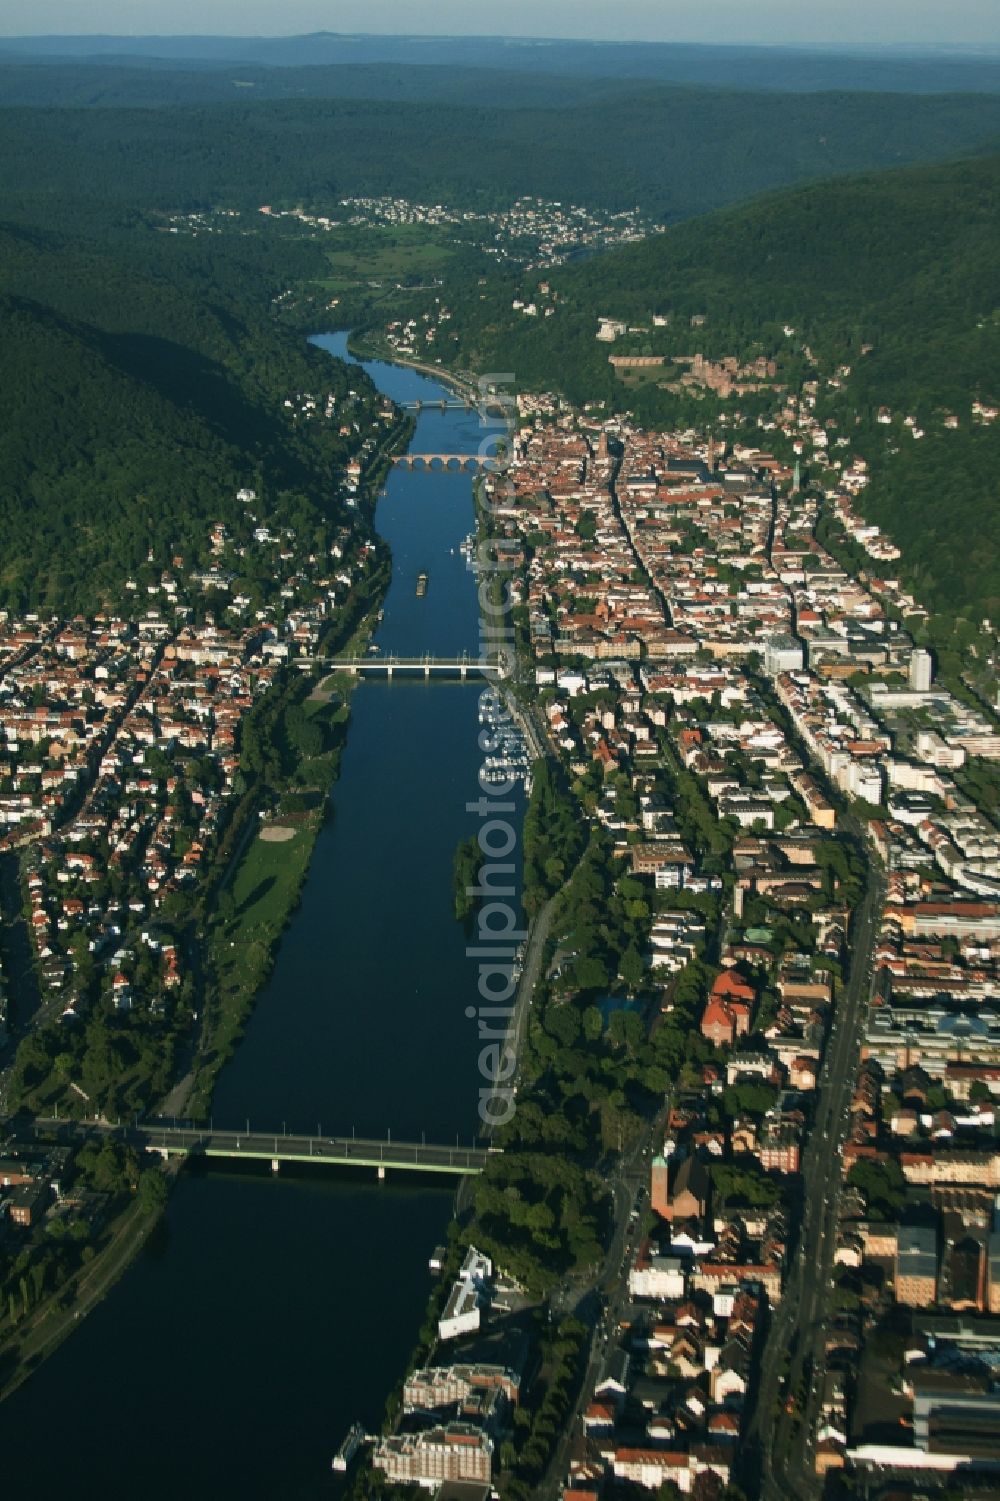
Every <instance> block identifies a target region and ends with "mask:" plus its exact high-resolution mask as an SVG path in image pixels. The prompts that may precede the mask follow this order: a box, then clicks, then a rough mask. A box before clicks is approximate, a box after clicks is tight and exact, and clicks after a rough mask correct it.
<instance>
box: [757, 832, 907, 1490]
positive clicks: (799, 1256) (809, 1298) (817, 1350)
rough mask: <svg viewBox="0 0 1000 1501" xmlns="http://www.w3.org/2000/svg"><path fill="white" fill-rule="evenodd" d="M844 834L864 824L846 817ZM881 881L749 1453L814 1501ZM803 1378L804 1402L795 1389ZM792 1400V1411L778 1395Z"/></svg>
mask: <svg viewBox="0 0 1000 1501" xmlns="http://www.w3.org/2000/svg"><path fill="white" fill-rule="evenodd" d="M843 822H844V826H845V827H846V829H847V831H848V832H849V833H851V834H853V835H854V836H855V838H857V839H858V840H859V841H860V840H861V838H862V831H861V829H860V826H859V825H858V824H857V822H856V820H854V819H853V818H852V816H851V815H847V816H846V817H845V818H844V820H843ZM882 897H883V883H882V876H881V872H880V870H879V868H878V867H877V866H876V864H875V862H874V860H873V858H871V857H869V864H868V876H867V882H866V887H865V893H864V896H863V898H862V900H861V903H860V905H859V906H858V907H857V908H856V910H855V912H854V916H853V921H852V924H851V933H850V967H849V971H848V977H847V981H846V984H845V985H844V988H843V990H842V991H841V993H840V996H839V998H838V1000H837V1005H836V1010H835V1013H834V1019H833V1023H832V1026H831V1030H830V1035H829V1039H828V1042H827V1047H826V1053H825V1055H824V1058H823V1067H822V1070H821V1072H820V1077H819V1081H818V1089H819V1105H818V1108H817V1111H816V1117H815V1120H814V1122H813V1126H812V1130H811V1132H810V1135H809V1140H808V1143H807V1145H806V1148H805V1151H804V1153H803V1158H802V1181H803V1185H804V1187H803V1202H802V1222H801V1226H800V1232H799V1241H798V1249H797V1252H796V1255H795V1259H794V1262H793V1264H792V1267H791V1269H790V1272H789V1276H788V1280H787V1283H786V1285H785V1289H784V1292H783V1294H782V1299H781V1303H780V1305H779V1307H778V1309H777V1310H776V1312H775V1314H774V1316H773V1318H772V1320H771V1325H770V1329H769V1331H768V1336H767V1341H766V1344H765V1347H764V1352H763V1356H762V1360H761V1369H760V1377H759V1381H758V1387H757V1400H756V1404H755V1407H754V1412H753V1416H752V1419H751V1423H750V1426H749V1429H748V1435H747V1436H748V1450H749V1452H750V1453H751V1454H754V1455H755V1457H756V1460H757V1462H758V1463H759V1467H760V1495H761V1496H762V1497H764V1498H765V1501H769V1498H774V1501H779V1498H781V1501H785V1498H787V1497H788V1496H789V1495H792V1496H798V1497H801V1498H802V1501H813V1498H814V1497H815V1496H817V1495H818V1494H819V1491H820V1489H821V1487H820V1483H819V1482H818V1480H817V1477H816V1474H815V1469H814V1439H815V1421H814V1419H815V1415H816V1407H817V1399H818V1396H819V1394H820V1391H821V1389H822V1381H823V1368H824V1356H825V1339H826V1331H827V1318H828V1311H829V1305H830V1291H831V1287H832V1280H833V1267H834V1253H835V1251H836V1245H837V1227H838V1216H839V1211H840V1194H841V1187H842V1181H843V1178H842V1162H843V1149H844V1142H845V1140H846V1138H847V1134H848V1130H849V1126H850V1107H851V1099H852V1095H853V1089H854V1081H855V1075H856V1072H857V1065H858V1058H859V1051H860V1047H861V1040H862V1033H863V1027H864V1021H865V1017H866V1014H867V1006H868V999H869V995H870V990H871V978H872V963H873V953H874V948H875V942H876V939H877V936H878V923H879V913H880V910H881V902H882ZM804 1381H805V1388H806V1389H805V1396H804V1400H803V1401H802V1402H801V1403H800V1402H799V1400H798V1399H799V1394H800V1392H801V1390H802V1387H803V1382H804ZM786 1392H787V1393H791V1394H793V1397H794V1406H793V1409H792V1411H790V1412H789V1411H787V1410H786V1406H785V1404H784V1402H782V1401H781V1400H780V1399H781V1398H782V1396H783V1394H784V1393H786Z"/></svg>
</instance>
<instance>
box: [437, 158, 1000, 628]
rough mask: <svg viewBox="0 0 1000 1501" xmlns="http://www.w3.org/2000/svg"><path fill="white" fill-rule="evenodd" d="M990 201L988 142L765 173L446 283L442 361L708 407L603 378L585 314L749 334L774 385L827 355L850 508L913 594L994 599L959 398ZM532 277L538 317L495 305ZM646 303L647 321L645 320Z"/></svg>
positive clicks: (988, 236) (983, 283)
mask: <svg viewBox="0 0 1000 1501" xmlns="http://www.w3.org/2000/svg"><path fill="white" fill-rule="evenodd" d="M998 209H1000V156H997V155H983V156H979V157H974V158H970V159H968V160H964V161H958V162H954V163H949V164H947V165H940V166H924V167H919V168H908V169H903V170H898V171H894V172H889V173H879V174H877V175H875V174H873V175H869V176H865V177H851V178H842V179H838V180H836V181H833V182H828V183H823V184H817V185H812V186H809V187H806V188H799V189H795V190H791V191H784V192H781V193H777V194H773V195H769V196H766V197H763V198H761V199H759V200H757V201H756V202H754V203H751V204H749V205H746V206H741V207H738V208H735V209H727V210H723V211H720V212H718V213H716V214H713V215H709V216H706V217H705V218H703V219H700V220H696V221H692V222H689V223H686V224H682V225H678V226H677V227H676V228H674V229H672V230H670V231H669V232H668V233H667V234H665V235H661V236H657V237H655V238H652V239H648V240H645V241H643V242H641V243H640V244H637V245H634V246H628V247H626V248H624V249H621V250H616V251H612V252H608V253H606V254H604V255H600V256H594V257H592V258H591V259H589V260H587V261H585V262H583V263H580V264H577V265H574V266H567V267H561V268H558V269H557V270H553V271H546V272H545V273H544V276H543V275H540V274H538V273H535V274H534V275H533V276H530V277H527V278H524V277H520V278H510V277H508V278H507V279H505V280H501V281H497V282H496V283H494V284H493V285H492V286H491V287H490V288H488V289H486V290H484V289H482V288H480V289H477V292H476V294H475V295H472V296H469V297H467V298H461V297H459V298H456V299H455V306H454V309H453V316H452V320H451V322H450V323H449V325H448V328H449V339H450V344H448V345H445V346H444V348H445V349H450V356H449V357H450V358H451V359H452V360H454V361H455V362H456V363H459V364H462V365H466V366H470V367H473V368H475V367H478V368H499V365H498V363H497V362H498V361H499V362H501V364H502V365H503V367H504V368H507V369H511V370H516V371H517V377H518V381H519V383H520V384H522V385H524V386H532V385H535V386H538V385H553V384H554V385H556V386H557V387H558V388H559V389H561V390H563V391H564V392H565V393H566V394H567V395H568V396H569V397H571V398H572V399H574V400H577V401H586V400H588V399H604V400H607V401H608V402H609V403H611V404H612V405H613V406H614V407H616V408H617V409H619V410H621V409H623V408H626V407H628V408H630V409H631V410H633V411H634V412H635V413H636V415H637V416H638V417H639V418H640V419H644V420H648V421H655V420H659V419H662V420H676V419H677V418H678V417H681V418H683V419H684V420H691V419H696V420H700V421H702V422H705V421H710V420H712V418H713V417H716V416H717V415H718V414H719V412H720V411H721V410H722V404H721V403H719V402H717V401H715V400H714V399H712V398H708V399H705V398H703V399H701V400H695V399H694V398H693V397H692V396H690V395H689V396H687V397H684V398H679V397H677V396H676V395H673V394H671V393H668V392H666V391H664V390H662V389H661V387H660V384H659V383H658V382H656V381H652V382H650V383H648V384H645V385H643V386H640V387H634V388H629V389H626V388H625V387H623V385H622V384H621V381H620V380H619V379H618V378H617V377H616V375H615V373H614V371H613V369H612V367H611V366H610V365H609V363H608V355H609V346H608V345H607V344H606V343H601V342H599V341H598V340H597V339H596V338H595V334H596V332H597V327H598V319H599V318H600V317H613V318H617V319H621V320H623V321H624V322H626V323H628V324H629V325H631V326H633V327H636V328H639V327H642V328H645V330H646V332H644V333H639V334H634V335H630V336H628V337H626V338H623V339H621V340H619V341H618V342H616V344H615V345H614V346H613V348H614V350H615V352H629V353H653V354H663V355H665V356H666V358H667V359H668V361H669V359H670V358H671V357H673V356H675V355H690V354H693V353H695V352H696V351H700V352H703V353H704V354H706V355H709V356H712V357H721V356H724V355H737V356H738V357H740V358H748V357H750V358H752V357H755V356H756V355H759V354H763V355H766V356H767V357H769V358H775V359H776V360H777V363H778V367H779V379H782V378H783V379H784V380H786V381H788V382H789V383H790V384H792V385H793V387H794V386H795V385H797V383H798V382H800V381H801V380H802V378H803V377H807V376H808V375H810V374H813V373H815V370H814V368H813V365H812V361H813V360H815V361H817V362H818V366H817V368H818V369H820V370H825V371H826V372H827V373H830V372H831V371H833V370H834V369H835V367H836V366H838V365H839V364H840V363H845V364H846V365H848V366H849V367H850V371H851V373H850V376H849V378H846V379H845V380H844V381H843V383H842V385H841V386H840V387H839V388H837V389H829V388H826V387H825V385H824V390H823V391H822V392H821V394H820V397H819V406H818V407H817V412H818V414H821V415H824V416H829V417H831V418H832V419H833V420H835V421H838V422H839V423H840V425H841V427H842V428H845V429H846V428H847V427H848V426H850V428H851V429H852V431H853V435H854V439H855V442H856V445H857V449H858V451H859V452H861V453H863V454H864V455H865V456H866V457H867V458H868V459H869V461H870V462H871V463H872V465H873V472H874V482H873V485H872V487H871V490H870V492H868V493H866V497H865V501H864V505H865V507H866V509H868V510H869V511H870V512H871V514H872V515H873V516H874V517H875V519H876V520H878V521H879V522H880V523H882V524H883V525H885V527H886V528H887V530H888V531H889V532H890V533H891V534H892V535H894V536H895V537H896V538H897V539H898V541H899V542H900V544H901V545H902V546H904V548H905V549H906V558H907V562H908V563H909V564H910V566H911V572H912V573H913V575H914V577H915V578H917V579H918V580H919V583H920V586H921V592H922V595H923V597H924V598H925V599H926V600H927V602H928V603H929V604H930V605H931V606H932V607H933V608H939V609H941V608H954V607H955V606H957V605H959V604H963V603H969V604H972V605H973V606H974V607H975V608H976V609H977V610H979V611H980V612H982V613H989V614H991V615H993V616H995V615H996V613H997V610H998V608H1000V579H998V572H1000V505H998V504H997V501H998V493H997V478H996V476H997V472H998V470H997V462H996V459H997V447H998V441H997V440H998V433H997V430H996V428H995V427H994V428H990V429H983V428H977V427H976V426H975V425H974V424H973V422H972V421H971V410H970V408H971V403H972V401H973V400H974V399H977V398H978V399H980V400H983V401H986V402H995V401H996V399H997V397H998V380H997V371H998V370H1000V277H998V267H997V252H996V224H997V215H998ZM543 280H544V281H546V282H547V283H548V284H549V285H550V291H549V292H548V293H546V294H542V293H541V292H539V283H540V282H541V281H543ZM535 297H537V298H539V299H540V300H544V301H546V302H547V304H548V305H549V306H554V308H555V311H554V313H553V314H552V316H551V317H547V318H541V317H535V318H530V317H525V316H523V314H522V313H521V312H520V311H517V310H515V309H513V308H512V306H511V304H512V301H514V299H516V298H520V299H521V300H524V299H530V298H535ZM654 316H657V317H658V318H660V319H666V320H667V322H666V323H665V325H663V326H654V325H653V324H652V319H653V317H654ZM692 319H695V320H703V321H698V322H697V325H696V326H694V327H693V326H692ZM786 328H787V329H791V330H792V333H791V334H789V333H786V331H785V330H786ZM869 346H870V347H869ZM866 348H867V351H868V352H866V353H862V351H863V349H866ZM779 399H780V398H779ZM755 401H756V403H757V405H758V406H760V407H761V408H762V409H763V408H764V407H765V406H766V405H767V399H766V398H763V397H762V398H759V399H758V398H752V397H751V398H748V399H747V400H746V401H741V403H740V404H741V406H743V407H744V408H745V409H748V410H750V411H752V410H753V408H754V404H755ZM774 402H775V398H774V397H772V398H770V404H771V405H772V406H773V405H774ZM880 407H888V408H889V409H890V410H891V411H892V412H893V413H894V414H896V416H897V417H898V418H902V416H903V415H904V414H912V415H913V416H915V417H916V418H917V419H918V421H919V422H920V424H921V425H923V426H925V427H926V429H927V433H928V436H927V438H926V439H925V441H924V442H922V443H914V442H913V440H912V438H911V437H910V436H909V434H906V435H905V436H903V435H901V434H900V432H899V430H898V427H897V426H895V425H894V426H892V427H890V428H885V427H884V426H882V425H880V424H878V423H877V421H876V417H877V413H878V410H879V408H880ZM946 412H953V413H955V414H961V416H960V427H959V429H958V430H957V431H944V430H942V420H943V415H944V414H945V413H946ZM893 450H898V452H897V451H893ZM970 539H974V540H975V548H974V549H972V548H970V547H969V542H970Z"/></svg>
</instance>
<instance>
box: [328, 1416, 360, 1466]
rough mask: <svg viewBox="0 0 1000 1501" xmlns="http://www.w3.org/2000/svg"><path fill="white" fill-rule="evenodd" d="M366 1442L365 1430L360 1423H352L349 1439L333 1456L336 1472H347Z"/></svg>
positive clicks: (348, 1433)
mask: <svg viewBox="0 0 1000 1501" xmlns="http://www.w3.org/2000/svg"><path fill="white" fill-rule="evenodd" d="M364 1441H365V1430H364V1429H363V1428H362V1426H361V1424H360V1423H352V1424H351V1426H350V1428H349V1429H348V1430H347V1437H346V1438H345V1439H344V1442H343V1443H342V1444H341V1446H340V1448H339V1449H338V1450H337V1452H336V1454H335V1455H334V1456H333V1468H334V1469H335V1470H346V1469H347V1466H348V1465H349V1464H350V1462H351V1460H352V1459H353V1458H354V1456H355V1454H357V1452H358V1450H359V1449H360V1448H361V1445H362V1444H363V1443H364Z"/></svg>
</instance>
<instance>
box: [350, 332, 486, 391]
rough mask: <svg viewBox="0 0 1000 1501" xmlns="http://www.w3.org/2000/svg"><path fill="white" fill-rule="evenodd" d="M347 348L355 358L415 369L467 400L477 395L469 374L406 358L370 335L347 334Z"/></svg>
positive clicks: (476, 388)
mask: <svg viewBox="0 0 1000 1501" xmlns="http://www.w3.org/2000/svg"><path fill="white" fill-rule="evenodd" d="M347 349H348V352H349V353H350V354H352V355H353V356H354V358H355V359H357V360H381V361H382V362H383V363H384V364H386V365H401V366H402V367H403V368H404V369H406V370H415V371H416V372H417V374H418V375H426V376H428V377H429V378H430V379H431V380H436V381H439V382H440V383H441V385H442V386H447V387H448V388H449V389H450V390H452V391H455V392H456V393H457V394H458V395H459V396H462V397H464V398H466V399H467V400H471V401H475V400H477V398H478V396H479V385H478V382H477V381H475V380H474V379H473V378H472V376H471V375H460V374H458V373H457V372H456V371H454V370H448V369H446V368H445V366H444V365H428V364H427V363H426V361H424V360H413V359H408V358H407V356H406V355H404V354H400V353H399V351H398V350H397V349H393V348H392V347H391V346H390V345H388V344H385V343H382V342H380V341H379V340H378V339H375V338H372V337H371V336H370V335H366V334H361V335H360V336H359V337H357V338H355V337H354V336H353V335H351V334H348V338H347Z"/></svg>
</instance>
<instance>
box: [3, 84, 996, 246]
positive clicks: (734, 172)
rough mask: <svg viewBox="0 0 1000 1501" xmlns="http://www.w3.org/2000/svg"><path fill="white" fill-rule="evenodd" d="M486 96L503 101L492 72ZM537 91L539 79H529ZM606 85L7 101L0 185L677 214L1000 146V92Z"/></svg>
mask: <svg viewBox="0 0 1000 1501" xmlns="http://www.w3.org/2000/svg"><path fill="white" fill-rule="evenodd" d="M479 76H480V80H481V82H480V93H479V98H480V100H482V99H483V98H484V97H485V98H486V99H488V98H489V78H490V75H488V74H485V73H484V74H481V75H479ZM519 87H523V86H519ZM605 89H606V85H604V84H602V85H600V87H599V88H596V89H594V90H591V91H590V92H589V94H588V97H587V98H586V99H585V100H584V101H583V102H575V103H573V104H570V105H566V106H565V107H559V108H550V107H543V106H542V105H541V104H539V103H538V102H533V103H532V104H531V105H530V106H529V105H523V106H522V107H519V108H516V109H509V108H502V107H498V106H497V105H496V104H490V103H477V104H473V103H466V104H456V103H454V102H452V101H451V98H450V97H449V98H446V99H440V100H431V101H423V102H414V101H406V100H404V101H391V100H386V99H384V98H383V99H367V100H366V99H328V100H276V101H270V102H268V101H262V102H260V103H257V104H254V103H244V102H242V100H241V101H240V102H238V103H230V104H214V105H206V106H203V107H201V106H192V107H184V108H172V109H155V108H144V109H84V110H74V109H52V108H37V109H29V108H20V109H13V108H10V109H7V110H5V111H4V113H3V127H4V128H3V131H2V132H0V178H2V180H3V182H4V185H5V190H6V191H7V192H9V193H17V192H21V191H26V192H33V191H34V190H35V189H36V187H37V186H38V183H39V179H40V178H41V180H42V181H43V182H44V186H45V189H46V191H47V192H49V193H52V194H56V195H59V196H60V197H63V198H74V197H93V198H97V199H99V200H108V201H110V202H116V203H128V204H130V205H135V206H137V207H140V208H143V209H146V210H149V209H159V210H172V209H180V210H183V209H196V208H204V207H208V206H212V205H218V204H225V205H227V206H236V207H243V208H249V209H252V208H256V207H258V206H259V205H260V204H261V203H279V204H295V203H297V202H305V203H307V204H310V203H315V204H318V205H323V206H325V208H326V209H327V210H329V209H330V208H331V207H333V205H334V204H335V202H336V199H337V198H338V197H343V196H349V195H354V194H373V195H376V194H394V195H399V196H402V197H407V198H410V199H417V200H420V201H422V202H431V203H445V204H449V205H451V206H452V207H471V208H476V207H479V208H493V207H503V206H506V205H507V204H509V203H510V202H512V201H513V200H514V199H515V198H518V197H520V196H522V195H524V194H530V195H533V196H539V197H543V198H547V199H551V200H558V201H562V202H572V203H580V204H585V205H587V206H589V207H599V208H608V209H614V210H618V209H624V208H633V207H635V206H637V205H638V206H639V207H641V208H642V209H643V210H644V211H645V212H646V213H648V214H650V215H652V216H654V217H657V218H663V219H665V220H668V221H671V222H673V221H675V220H678V219H681V218H685V217H689V216H691V215H694V214H700V213H705V212H707V211H709V210H711V209H713V208H717V207H719V206H720V205H722V204H726V203H733V202H737V201H740V200H743V199H746V198H749V197H750V196H751V195H753V194H755V193H760V192H763V191H765V190H767V189H769V188H774V187H779V186H782V185H785V184H789V183H794V182H806V181H809V180H812V179H816V178H823V177H829V176H832V175H834V174H837V173H843V172H850V171H857V170H859V169H864V168H870V167H884V166H885V167H887V166H893V165H896V164H898V163H901V162H908V161H909V162H913V161H921V160H932V159H936V158H941V157H947V156H951V155H954V154H956V153H960V152H967V151H969V150H972V149H974V148H976V147H979V146H980V145H982V144H983V143H985V142H988V141H991V140H992V141H996V140H998V139H1000V95H993V94H991V95H978V94H954V95H926V96H908V95H903V94H874V93H818V94H778V93H775V92H760V93H747V92H740V91H736V90H721V89H685V88H672V87H666V86H655V85H651V86H641V87H638V88H633V89H630V90H628V91H626V92H624V93H619V92H616V91H615V90H613V89H612V90H610V91H607V92H606V95H605V97H601V94H602V91H603V90H605Z"/></svg>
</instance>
